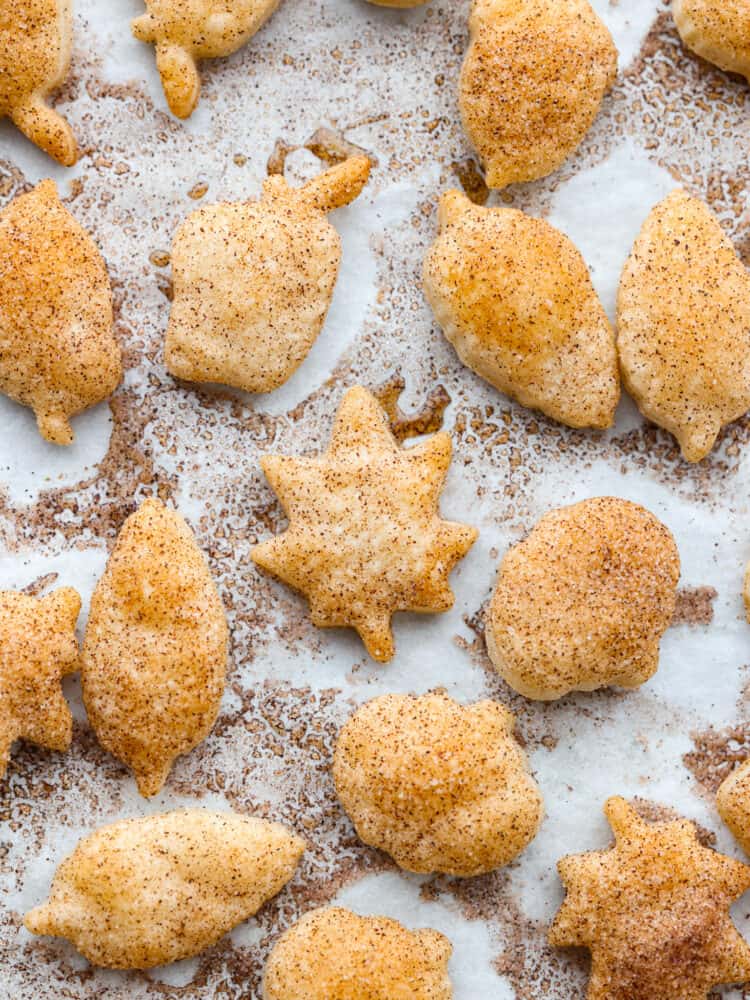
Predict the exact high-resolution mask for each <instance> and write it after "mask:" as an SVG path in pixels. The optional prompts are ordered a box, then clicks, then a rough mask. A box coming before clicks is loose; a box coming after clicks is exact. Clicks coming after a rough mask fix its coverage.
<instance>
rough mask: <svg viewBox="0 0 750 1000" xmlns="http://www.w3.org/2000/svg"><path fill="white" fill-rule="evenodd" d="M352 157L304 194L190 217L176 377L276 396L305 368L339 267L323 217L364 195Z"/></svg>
mask: <svg viewBox="0 0 750 1000" xmlns="http://www.w3.org/2000/svg"><path fill="white" fill-rule="evenodd" d="M369 173H370V161H369V160H368V159H367V157H365V156H355V157H351V158H350V159H348V160H345V161H344V162H343V163H341V164H339V165H338V166H336V167H332V168H331V169H330V170H326V171H325V172H324V173H322V174H320V176H318V177H315V178H313V180H311V181H309V182H308V183H307V184H305V185H304V186H303V187H302V188H298V189H295V188H290V187H289V186H288V185H287V183H286V181H285V180H284V179H283V177H278V176H275V177H271V178H269V179H268V180H267V181H266V182H265V184H264V185H263V197H262V199H261V200H260V201H255V202H238V203H229V202H224V203H222V204H218V205H209V206H207V207H206V208H201V209H198V211H196V212H193V213H192V215H190V216H189V217H188V218H187V219H186V220H185V222H184V223H183V224H182V226H181V227H180V229H179V230H178V231H177V235H176V236H175V240H174V245H173V248H172V269H173V274H174V303H173V305H172V312H171V315H170V317H169V329H168V330H167V340H166V347H165V356H166V362H167V368H168V369H169V371H170V372H171V373H172V374H173V375H174V376H176V377H177V378H183V379H188V380H189V381H193V382H222V383H224V384H225V385H232V386H236V387H237V388H239V389H245V390H247V391H248V392H269V391H270V390H272V389H276V388H277V387H278V386H280V385H282V384H283V383H284V382H286V380H287V379H288V378H289V377H290V376H291V375H292V374H293V373H294V372H295V371H296V370H297V368H298V367H299V366H300V365H301V364H302V362H303V361H304V359H305V358H306V357H307V354H308V352H309V350H310V348H311V347H312V345H313V344H314V343H315V340H316V339H317V336H318V334H319V333H320V331H321V328H322V326H323V322H324V320H325V318H326V314H327V312H328V307H329V306H330V304H331V297H332V296H333V289H334V285H335V284H336V277H337V275H338V270H339V264H340V262H341V238H340V237H339V234H338V233H337V232H336V230H335V229H334V228H333V226H332V225H331V224H330V222H329V221H328V219H327V218H326V213H327V212H330V211H332V210H333V209H334V208H339V207H341V206H342V205H348V204H349V202H351V201H353V200H354V199H355V198H356V197H357V195H358V194H359V193H360V191H361V190H362V188H363V186H364V184H365V183H366V181H367V178H368V176H369Z"/></svg>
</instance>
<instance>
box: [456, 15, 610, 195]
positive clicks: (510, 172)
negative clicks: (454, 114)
mask: <svg viewBox="0 0 750 1000" xmlns="http://www.w3.org/2000/svg"><path fill="white" fill-rule="evenodd" d="M469 30H470V42H471V43H470V46H469V51H468V52H467V54H466V59H465V61H464V65H463V69H462V71H461V81H460V85H459V106H460V109H461V117H462V119H463V123H464V128H465V129H466V132H467V134H468V136H469V138H470V139H471V141H472V143H473V144H474V147H475V148H476V150H477V152H478V153H479V157H480V159H481V160H482V163H483V164H484V167H485V171H486V178H485V179H486V182H487V186H488V187H490V188H504V187H506V186H507V185H508V184H513V183H515V182H517V181H532V180H536V179H537V178H539V177H545V176H546V175H547V174H551V173H552V171H553V170H556V169H557V168H558V167H559V166H560V165H561V164H562V163H563V162H564V161H565V160H566V159H567V158H568V157H569V156H570V155H571V153H573V151H574V150H575V149H576V148H577V146H578V145H579V143H580V142H581V140H582V139H583V137H584V135H585V134H586V132H587V131H588V130H589V128H590V127H591V125H592V123H593V121H594V118H596V115H597V113H598V111H599V107H600V105H601V102H602V98H603V97H604V95H605V94H606V93H607V91H608V90H609V89H610V87H611V86H612V84H613V83H614V81H615V77H616V75H617V49H616V48H615V44H614V42H613V41H612V36H611V35H610V33H609V31H607V29H606V27H605V26H604V24H603V22H602V21H601V20H600V19H599V17H598V16H597V14H596V13H595V12H594V10H593V8H592V7H591V4H590V3H589V2H588V0H474V4H473V7H472V10H471V16H470V19H469Z"/></svg>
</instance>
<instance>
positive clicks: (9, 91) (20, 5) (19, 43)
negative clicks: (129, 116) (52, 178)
mask: <svg viewBox="0 0 750 1000" xmlns="http://www.w3.org/2000/svg"><path fill="white" fill-rule="evenodd" d="M72 46H73V3H72V0H11V2H9V0H5V2H4V3H3V4H2V6H0V117H7V118H10V119H11V121H12V122H13V123H14V125H15V126H16V127H17V128H19V129H20V130H21V131H22V132H23V134H24V135H25V136H27V137H28V138H29V139H30V140H31V141H32V142H33V143H34V144H35V145H37V146H39V148H40V149H43V150H44V152H45V153H48V154H49V155H50V156H51V157H52V158H53V159H55V160H57V162H58V163H61V164H62V165H63V166H64V167H71V166H73V164H74V163H75V162H76V160H77V159H78V145H77V143H76V140H75V136H74V135H73V131H72V129H71V127H70V125H68V123H67V122H66V121H65V119H64V118H63V117H61V116H60V115H59V114H58V113H57V112H56V111H53V110H52V108H51V107H50V106H49V105H48V104H47V103H46V100H45V98H46V97H47V95H48V94H50V93H51V92H52V91H53V90H55V89H56V88H57V87H59V86H60V84H61V83H62V82H63V80H64V79H65V77H66V76H67V74H68V69H69V67H70V53H71V49H72Z"/></svg>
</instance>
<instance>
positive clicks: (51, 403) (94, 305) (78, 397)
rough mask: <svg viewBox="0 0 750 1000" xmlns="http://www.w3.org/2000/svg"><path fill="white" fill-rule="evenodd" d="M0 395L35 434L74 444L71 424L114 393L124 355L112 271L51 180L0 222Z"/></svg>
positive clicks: (18, 202) (22, 199)
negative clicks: (32, 422)
mask: <svg viewBox="0 0 750 1000" xmlns="http://www.w3.org/2000/svg"><path fill="white" fill-rule="evenodd" d="M0 262H1V263H0V392H4V393H5V395H6V396H10V398H11V399H15V400H16V402H18V403H22V404H23V405H24V406H29V407H31V409H32V410H33V411H34V415H35V416H36V419H37V424H38V425H39V433H40V434H41V435H42V436H43V437H45V438H46V439H47V440H48V441H52V442H54V443H55V444H70V443H71V442H72V440H73V430H72V428H71V426H70V417H71V416H73V415H74V414H76V413H80V412H81V411H82V410H85V409H87V408H88V407H89V406H94V405H95V404H96V403H100V402H101V401H102V400H104V399H106V398H107V396H109V395H110V394H111V393H112V392H114V390H115V388H116V387H117V385H118V383H119V381H120V379H121V378H122V356H121V352H120V348H119V345H118V344H117V341H116V340H115V337H114V333H113V315H112V289H111V286H110V282H109V276H108V274H107V268H106V265H105V263H104V261H103V260H102V256H101V254H100V253H99V250H98V249H97V247H96V245H95V244H94V242H93V240H92V239H91V237H90V236H89V235H88V233H87V232H86V231H85V230H84V229H83V228H82V227H81V226H80V225H79V223H78V222H77V221H76V220H75V219H74V218H73V216H72V215H71V214H70V213H69V212H68V210H67V209H66V208H65V206H64V205H63V204H62V202H61V201H60V199H59V197H58V195H57V188H56V187H55V183H54V181H43V182H42V183H41V184H39V185H38V187H35V188H34V190H33V191H30V192H29V193H28V194H22V195H19V196H18V197H17V198H15V199H14V200H13V201H12V202H11V203H10V204H9V205H8V206H7V208H5V209H4V210H3V211H2V212H1V213H0Z"/></svg>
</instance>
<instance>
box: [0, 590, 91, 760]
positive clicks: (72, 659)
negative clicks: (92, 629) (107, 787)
mask: <svg viewBox="0 0 750 1000" xmlns="http://www.w3.org/2000/svg"><path fill="white" fill-rule="evenodd" d="M80 610H81V598H80V597H79V596H78V594H77V593H76V591H75V590H73V589H72V588H71V587H62V588H61V589H60V590H55V591H53V592H52V593H51V594H48V595H47V596H46V597H28V596H27V595H26V594H21V593H17V592H16V591H13V590H2V591H0V778H2V777H3V775H4V774H5V770H6V768H7V766H8V761H9V760H10V748H11V746H12V745H13V743H14V742H15V741H16V740H28V741H29V742H30V743H36V744H37V746H41V747H47V748H48V749H50V750H67V749H68V747H69V746H70V741H71V738H72V734H73V720H72V718H71V715H70V711H69V709H68V706H67V704H66V701H65V699H64V698H63V693H62V687H61V683H60V682H61V681H62V678H63V677H65V676H66V675H67V674H72V673H75V672H76V670H78V640H77V639H76V633H75V628H76V621H77V619H78V612H79V611H80Z"/></svg>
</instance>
